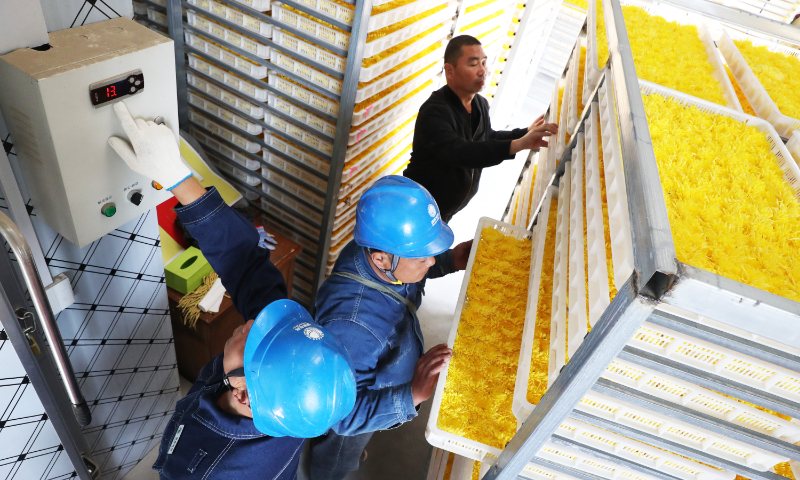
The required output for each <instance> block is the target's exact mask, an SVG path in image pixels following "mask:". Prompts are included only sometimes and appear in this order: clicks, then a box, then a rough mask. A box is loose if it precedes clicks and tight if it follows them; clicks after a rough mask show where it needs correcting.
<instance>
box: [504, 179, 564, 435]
mask: <svg viewBox="0 0 800 480" xmlns="http://www.w3.org/2000/svg"><path fill="white" fill-rule="evenodd" d="M552 202H558V187H555V186H550V187H548V188H547V191H546V192H545V197H544V203H542V210H541V212H540V214H539V220H538V221H537V222H536V225H534V227H533V241H532V244H531V276H530V279H529V280H528V308H527V310H526V312H525V327H524V329H523V331H522V343H521V345H520V354H519V363H518V365H519V366H518V367H517V381H516V383H515V384H514V400H513V401H512V403H511V413H513V414H514V416H515V417H516V418H517V420H519V421H520V422H524V421H525V420H526V419H527V418H528V415H530V414H531V412H533V408H534V407H535V406H536V405H534V404H532V403H531V402H529V401H528V380H529V379H530V369H531V356H532V355H533V340H534V335H535V333H536V309H537V307H538V305H539V288H540V286H541V279H542V269H543V268H544V247H545V239H546V237H547V223H548V220H549V215H550V205H551V203H552Z"/></svg>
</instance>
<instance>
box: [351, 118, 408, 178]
mask: <svg viewBox="0 0 800 480" xmlns="http://www.w3.org/2000/svg"><path fill="white" fill-rule="evenodd" d="M415 123H416V122H413V121H410V122H408V124H407V125H406V126H405V127H403V128H401V129H400V130H398V131H397V132H396V133H394V134H391V133H390V134H387V135H384V136H383V137H379V136H378V135H370V137H367V138H366V139H364V140H363V141H361V142H359V143H357V144H355V145H353V146H352V147H349V148H348V149H347V152H346V153H345V165H344V166H345V169H352V168H362V167H363V166H364V165H367V164H369V163H371V162H372V161H373V160H375V159H376V158H378V157H379V156H381V155H383V154H384V153H385V152H386V151H387V150H389V149H390V148H392V145H394V143H396V142H398V141H400V140H401V139H403V138H405V137H406V136H407V135H411V134H412V133H413V131H414V124H415Z"/></svg>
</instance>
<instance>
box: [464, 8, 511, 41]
mask: <svg viewBox="0 0 800 480" xmlns="http://www.w3.org/2000/svg"><path fill="white" fill-rule="evenodd" d="M493 13H495V12H486V15H485V16H483V17H476V18H474V19H473V20H474V21H472V22H469V23H468V22H466V21H462V22H461V23H459V24H458V25H457V26H456V30H457V31H458V35H472V36H473V37H475V38H478V37H480V38H478V40H480V41H481V43H482V44H484V46H486V47H488V46H489V43H490V42H489V40H491V39H493V38H494V37H492V38H486V37H488V34H489V32H492V31H493V30H495V29H496V28H497V27H506V28H505V29H504V30H505V31H504V32H503V33H506V32H507V31H508V30H507V28H508V24H509V21H510V17H509V16H508V15H506V13H505V12H504V13H502V14H500V15H498V16H496V17H494V18H491V19H489V20H485V19H486V17H489V16H490V15H491V14H493ZM482 20H485V21H482ZM476 22H480V23H477V24H476Z"/></svg>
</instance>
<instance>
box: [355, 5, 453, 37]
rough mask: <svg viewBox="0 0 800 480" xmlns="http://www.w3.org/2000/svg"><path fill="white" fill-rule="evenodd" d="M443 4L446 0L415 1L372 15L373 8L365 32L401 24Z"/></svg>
mask: <svg viewBox="0 0 800 480" xmlns="http://www.w3.org/2000/svg"><path fill="white" fill-rule="evenodd" d="M445 2H447V0H416V1H415V2H411V3H409V4H406V5H403V6H401V7H397V8H393V9H391V10H388V11H385V12H383V13H378V14H375V13H374V10H375V7H373V14H372V15H370V17H369V24H368V26H367V31H368V32H374V31H375V30H380V29H381V28H383V27H388V26H389V25H392V24H395V23H397V22H402V21H403V20H406V19H408V18H411V17H413V16H414V15H418V14H420V13H422V12H424V11H426V10H430V9H431V8H433V7H435V6H437V5H441V4H442V3H445Z"/></svg>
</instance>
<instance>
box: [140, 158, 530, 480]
mask: <svg viewBox="0 0 800 480" xmlns="http://www.w3.org/2000/svg"><path fill="white" fill-rule="evenodd" d="M524 159H525V156H522V155H520V156H519V157H518V158H517V159H515V160H511V161H507V162H504V163H502V164H500V165H499V166H497V167H492V168H491V169H487V170H485V171H484V172H483V177H482V181H481V188H480V190H479V191H478V194H477V195H476V196H475V198H474V199H473V200H472V202H470V204H469V206H468V207H467V208H466V209H465V210H464V211H462V212H460V213H459V214H458V215H456V217H455V218H454V219H453V221H451V222H450V226H451V228H452V229H453V232H454V233H455V241H456V244H457V243H460V242H463V241H466V240H469V239H471V238H473V236H474V235H475V228H476V226H477V223H478V220H479V219H480V218H481V217H483V216H489V217H492V218H500V217H501V216H502V214H503V211H504V210H505V207H506V204H507V203H508V199H509V197H510V193H511V191H512V190H513V185H514V183H515V182H516V180H517V177H518V176H519V172H520V170H521V169H522V164H523V162H524ZM463 278H464V275H463V273H456V274H452V275H448V276H447V277H444V278H440V279H436V280H431V281H429V282H428V283H427V285H426V288H425V297H424V298H423V300H422V308H420V310H419V320H420V323H421V326H422V333H423V335H424V337H425V343H426V345H425V348H426V349H427V348H430V347H432V346H434V345H437V344H439V343H445V342H446V341H447V337H448V335H449V334H450V327H451V325H452V321H453V312H454V311H455V308H456V303H457V301H458V293H459V291H460V289H461V282H462V280H463ZM430 409H431V401H430V400H429V401H427V402H425V403H423V404H422V408H421V409H420V412H419V416H418V417H417V418H416V419H414V420H413V421H411V422H409V423H406V424H404V425H402V426H401V427H400V428H397V429H394V430H389V431H384V432H378V433H376V434H375V435H374V436H373V437H372V440H371V441H370V443H369V445H367V451H368V456H367V460H366V461H365V462H364V463H363V464H362V465H361V469H360V470H358V471H357V472H353V473H352V474H350V475H348V476H347V477H346V479H345V480H375V479H380V480H410V479H424V478H425V475H426V473H427V469H428V462H429V459H430V456H431V446H430V444H428V442H426V441H425V425H426V423H427V422H428V416H429V414H430ZM305 453H306V452H304V454H305ZM156 456H157V449H156V450H154V451H152V452H150V454H149V455H148V456H147V457H145V458H144V459H143V460H142V462H141V463H140V464H139V465H138V466H137V467H136V468H134V469H133V470H131V472H130V473H128V475H127V476H126V477H125V479H124V480H157V479H158V475H157V474H156V472H155V471H153V470H150V465H152V464H153V462H155V460H156ZM304 457H305V455H304ZM307 479H308V474H307V472H306V471H305V469H304V468H302V467H301V469H300V471H299V472H298V480H307Z"/></svg>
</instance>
